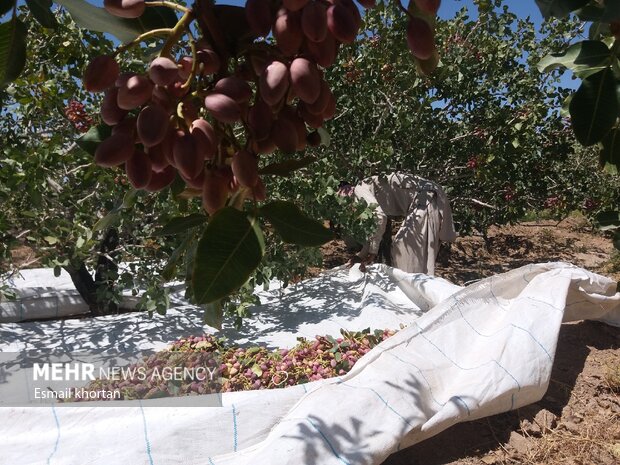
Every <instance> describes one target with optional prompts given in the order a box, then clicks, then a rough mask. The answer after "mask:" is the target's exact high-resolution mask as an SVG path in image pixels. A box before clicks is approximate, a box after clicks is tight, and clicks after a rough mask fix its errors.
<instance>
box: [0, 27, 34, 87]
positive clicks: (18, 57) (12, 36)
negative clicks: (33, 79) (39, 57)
mask: <svg viewBox="0 0 620 465" xmlns="http://www.w3.org/2000/svg"><path fill="white" fill-rule="evenodd" d="M27 34H28V30H27V29H26V26H24V23H22V22H21V21H20V20H19V19H17V18H13V19H11V21H9V22H6V23H2V24H0V86H4V85H5V84H8V83H9V82H11V81H14V80H15V79H17V76H19V74H20V73H21V72H22V69H24V65H25V64H26V36H27Z"/></svg>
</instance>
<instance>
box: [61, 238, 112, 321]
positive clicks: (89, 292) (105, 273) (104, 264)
mask: <svg viewBox="0 0 620 465" xmlns="http://www.w3.org/2000/svg"><path fill="white" fill-rule="evenodd" d="M118 242H119V239H118V232H117V231H116V229H115V228H110V229H108V230H107V231H106V234H105V236H104V237H103V240H102V241H101V245H100V246H99V258H98V260H97V267H96V269H95V277H94V279H93V276H92V275H91V274H90V273H89V272H88V269H87V268H86V265H85V264H84V262H81V263H79V264H78V265H77V266H71V265H69V266H67V267H65V270H66V271H67V273H69V276H71V280H72V281H73V285H74V286H75V288H76V289H77V291H78V292H79V293H80V296H82V298H83V299H84V301H85V302H86V304H87V305H88V307H89V308H90V314H91V316H101V315H108V314H111V313H116V312H117V311H118V306H117V305H116V303H114V302H112V301H102V300H101V299H99V298H98V297H97V296H98V295H99V296H101V295H106V294H109V293H111V292H113V290H114V286H115V284H116V273H117V271H118V266H116V264H115V263H114V261H113V260H110V259H109V258H108V257H107V255H109V254H110V253H113V251H114V250H115V249H116V247H117V246H118ZM110 272H112V273H110ZM110 274H112V275H113V276H110Z"/></svg>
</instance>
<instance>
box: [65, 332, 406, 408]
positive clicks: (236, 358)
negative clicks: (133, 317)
mask: <svg viewBox="0 0 620 465" xmlns="http://www.w3.org/2000/svg"><path fill="white" fill-rule="evenodd" d="M341 333H342V337H338V338H334V337H332V336H316V337H315V339H314V340H307V339H303V338H300V339H299V342H298V343H297V344H296V345H295V346H294V347H293V348H291V349H275V350H270V349H267V348H266V347H263V346H252V347H248V348H241V347H234V346H233V347H231V346H229V345H227V344H226V341H225V340H224V339H221V338H217V337H214V336H212V335H203V336H189V337H187V338H183V339H179V340H178V341H176V342H174V343H173V344H172V345H171V346H170V347H169V348H168V349H167V350H166V351H163V352H158V353H156V354H153V355H151V356H148V357H144V358H143V359H142V360H141V361H140V362H138V363H136V364H132V365H131V366H129V367H127V368H126V369H125V370H124V371H125V373H128V374H131V375H133V376H131V375H128V376H122V377H121V376H119V377H118V379H97V380H95V381H93V382H91V383H89V384H88V385H87V386H86V387H85V388H84V389H85V390H87V391H100V390H105V391H118V392H119V393H120V397H121V399H123V400H133V399H152V398H157V397H171V396H187V395H198V394H210V393H215V392H233V391H247V390H256V389H276V388H282V387H287V386H294V385H298V384H304V383H308V382H311V381H319V380H322V379H328V378H333V377H336V376H342V375H345V374H346V373H348V372H349V371H350V370H351V369H352V368H353V366H354V365H355V363H356V362H357V361H358V360H359V359H360V358H361V357H363V356H364V355H365V354H366V353H368V352H369V351H370V350H371V349H372V348H373V347H375V346H376V345H378V344H380V343H381V342H383V341H385V340H386V339H388V338H389V337H391V336H393V335H394V334H395V331H392V330H376V331H374V332H371V331H370V329H365V330H363V331H359V332H348V331H341ZM197 367H202V368H204V369H205V370H204V371H203V373H206V372H207V371H209V372H210V374H209V376H202V375H201V378H202V379H194V378H193V377H192V375H195V374H196V373H198V371H197V370H196V368H197ZM182 368H193V369H194V370H188V371H185V372H182V371H181V370H179V369H182ZM166 369H167V370H172V369H177V370H178V372H182V373H183V374H184V375H187V376H186V377H184V379H176V378H180V376H179V377H175V379H171V380H166V379H162V376H160V375H161V374H162V373H163V372H165V371H166ZM196 378H197V377H196ZM68 400H71V399H68ZM74 400H78V399H74Z"/></svg>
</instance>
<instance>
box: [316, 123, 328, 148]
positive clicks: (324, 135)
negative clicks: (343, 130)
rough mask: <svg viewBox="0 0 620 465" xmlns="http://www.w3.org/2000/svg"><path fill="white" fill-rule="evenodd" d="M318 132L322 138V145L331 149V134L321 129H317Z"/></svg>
mask: <svg viewBox="0 0 620 465" xmlns="http://www.w3.org/2000/svg"><path fill="white" fill-rule="evenodd" d="M317 132H318V133H319V135H320V136H321V145H324V146H325V147H329V144H331V136H330V135H329V132H327V129H325V128H319V129H317Z"/></svg>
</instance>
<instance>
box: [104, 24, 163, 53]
mask: <svg viewBox="0 0 620 465" xmlns="http://www.w3.org/2000/svg"><path fill="white" fill-rule="evenodd" d="M172 32H173V29H170V28H162V29H153V30H151V31H147V32H145V33H144V34H140V35H139V36H138V37H136V38H135V39H134V40H132V41H131V42H128V43H126V44H123V45H121V46H120V47H118V48H117V49H116V51H115V52H114V55H118V54H119V53H122V52H124V51H125V50H127V49H129V48H131V47H134V46H135V45H138V44H139V43H140V42H142V41H144V40H146V39H150V38H151V37H155V36H169V35H170V34H172Z"/></svg>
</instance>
